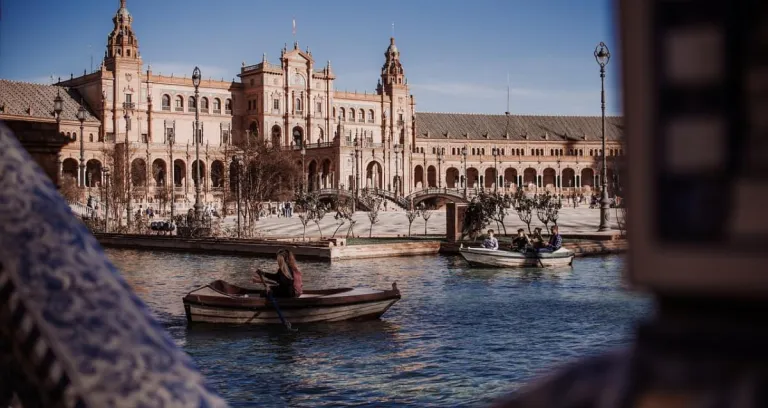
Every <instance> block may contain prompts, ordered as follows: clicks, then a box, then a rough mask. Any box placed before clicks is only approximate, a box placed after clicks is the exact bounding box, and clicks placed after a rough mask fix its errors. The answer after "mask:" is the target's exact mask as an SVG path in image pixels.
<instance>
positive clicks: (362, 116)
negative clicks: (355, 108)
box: [357, 109, 365, 122]
mask: <svg viewBox="0 0 768 408" xmlns="http://www.w3.org/2000/svg"><path fill="white" fill-rule="evenodd" d="M357 118H358V122H365V110H363V109H360V112H358V116H357Z"/></svg>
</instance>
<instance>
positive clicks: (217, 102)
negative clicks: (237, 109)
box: [213, 98, 221, 113]
mask: <svg viewBox="0 0 768 408" xmlns="http://www.w3.org/2000/svg"><path fill="white" fill-rule="evenodd" d="M213 113H221V99H219V98H213Z"/></svg>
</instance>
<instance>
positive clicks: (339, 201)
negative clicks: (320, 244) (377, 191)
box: [333, 197, 357, 238]
mask: <svg viewBox="0 0 768 408" xmlns="http://www.w3.org/2000/svg"><path fill="white" fill-rule="evenodd" d="M333 204H334V207H336V215H334V216H333V218H334V219H335V220H336V222H337V223H339V226H338V227H336V231H334V232H333V236H334V237H335V236H336V232H338V231H339V228H341V227H342V226H343V225H344V224H345V223H349V228H347V238H349V235H350V233H352V234H353V233H354V228H355V224H356V223H357V221H355V220H354V219H353V218H352V216H353V215H354V213H353V212H352V201H351V200H348V199H346V198H343V197H336V198H335V199H334V203H333Z"/></svg>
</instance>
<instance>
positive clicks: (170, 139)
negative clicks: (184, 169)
mask: <svg viewBox="0 0 768 408" xmlns="http://www.w3.org/2000/svg"><path fill="white" fill-rule="evenodd" d="M163 126H164V127H165V132H166V133H167V138H168V145H169V149H168V150H169V154H170V156H171V221H173V218H174V215H175V213H176V164H174V162H173V138H174V137H175V131H176V120H174V121H173V127H172V128H168V125H167V124H165V121H163Z"/></svg>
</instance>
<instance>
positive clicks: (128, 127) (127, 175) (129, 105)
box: [123, 102, 133, 231]
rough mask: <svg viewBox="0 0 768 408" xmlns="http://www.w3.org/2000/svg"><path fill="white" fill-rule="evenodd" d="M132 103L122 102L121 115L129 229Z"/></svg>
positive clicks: (130, 210)
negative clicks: (129, 134)
mask: <svg viewBox="0 0 768 408" xmlns="http://www.w3.org/2000/svg"><path fill="white" fill-rule="evenodd" d="M132 105H133V104H132V103H128V102H124V103H123V108H124V109H125V115H124V116H123V118H124V119H125V164H124V167H125V181H124V183H125V186H126V188H125V191H126V201H127V202H126V206H125V211H126V212H127V213H128V214H127V217H126V218H127V220H126V224H127V225H128V230H129V231H130V230H131V225H132V224H133V223H132V222H131V212H132V211H133V208H132V207H131V201H133V200H132V199H133V197H131V181H132V180H131V164H130V163H129V162H128V161H129V160H130V157H129V155H128V150H129V149H130V147H129V142H128V131H130V130H131V108H132Z"/></svg>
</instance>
